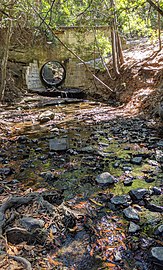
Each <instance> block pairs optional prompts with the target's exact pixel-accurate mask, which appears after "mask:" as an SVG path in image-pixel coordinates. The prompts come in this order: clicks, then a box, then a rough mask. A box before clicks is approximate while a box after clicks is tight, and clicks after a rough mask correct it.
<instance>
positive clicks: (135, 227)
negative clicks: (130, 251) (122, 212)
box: [128, 221, 140, 233]
mask: <svg viewBox="0 0 163 270" xmlns="http://www.w3.org/2000/svg"><path fill="white" fill-rule="evenodd" d="M139 230H140V226H139V225H137V224H135V223H134V222H132V221H131V222H130V225H129V229H128V231H129V233H136V232H137V231H139Z"/></svg>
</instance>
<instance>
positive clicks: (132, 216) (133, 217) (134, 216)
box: [123, 206, 140, 221]
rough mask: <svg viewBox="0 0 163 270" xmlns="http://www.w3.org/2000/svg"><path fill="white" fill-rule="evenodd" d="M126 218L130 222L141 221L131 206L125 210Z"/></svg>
mask: <svg viewBox="0 0 163 270" xmlns="http://www.w3.org/2000/svg"><path fill="white" fill-rule="evenodd" d="M123 214H124V217H125V218H126V219H128V220H133V221H139V219H140V218H139V215H138V213H137V211H136V210H135V209H134V208H132V207H131V206H129V207H128V208H126V209H124V210H123Z"/></svg>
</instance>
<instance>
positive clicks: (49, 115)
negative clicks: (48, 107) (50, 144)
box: [38, 111, 54, 123]
mask: <svg viewBox="0 0 163 270" xmlns="http://www.w3.org/2000/svg"><path fill="white" fill-rule="evenodd" d="M53 118H54V113H53V112H52V111H45V112H43V113H41V114H40V115H39V117H38V120H39V122H40V123H45V122H48V121H50V120H52V119H53Z"/></svg>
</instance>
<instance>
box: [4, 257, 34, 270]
mask: <svg viewBox="0 0 163 270" xmlns="http://www.w3.org/2000/svg"><path fill="white" fill-rule="evenodd" d="M8 257H9V258H10V259H13V260H15V261H17V262H20V263H22V264H23V265H24V267H25V269H26V270H32V266H31V263H30V262H29V261H28V260H27V259H25V258H23V257H20V256H11V255H9V256H8Z"/></svg>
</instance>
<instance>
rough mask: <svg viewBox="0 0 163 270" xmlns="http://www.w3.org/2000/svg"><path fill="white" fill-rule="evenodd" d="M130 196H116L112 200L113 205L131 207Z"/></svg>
mask: <svg viewBox="0 0 163 270" xmlns="http://www.w3.org/2000/svg"><path fill="white" fill-rule="evenodd" d="M129 201H130V196H128V195H120V196H118V195H117V196H114V197H112V198H111V203H113V204H115V205H122V206H129Z"/></svg>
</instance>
